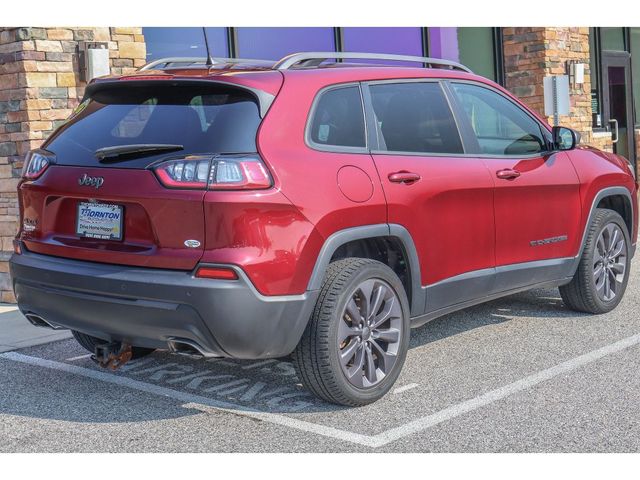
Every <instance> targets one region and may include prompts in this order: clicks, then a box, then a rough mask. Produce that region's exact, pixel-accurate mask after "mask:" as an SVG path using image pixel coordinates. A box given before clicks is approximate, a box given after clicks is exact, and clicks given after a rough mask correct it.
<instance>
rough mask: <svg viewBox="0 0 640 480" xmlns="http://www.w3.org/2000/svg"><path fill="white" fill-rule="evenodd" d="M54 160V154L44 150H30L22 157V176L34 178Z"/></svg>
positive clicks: (28, 178) (29, 178)
mask: <svg viewBox="0 0 640 480" xmlns="http://www.w3.org/2000/svg"><path fill="white" fill-rule="evenodd" d="M54 161H55V156H54V155H53V154H52V153H50V152H47V151H46V150H31V151H30V152H29V153H27V156H26V157H25V159H24V165H23V167H22V177H23V178H26V179H27V180H35V179H36V178H38V177H39V176H40V175H42V174H43V173H44V171H45V170H46V169H47V167H48V166H49V165H50V164H52V163H54Z"/></svg>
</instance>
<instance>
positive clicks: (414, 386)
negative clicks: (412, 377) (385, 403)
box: [391, 383, 419, 395]
mask: <svg viewBox="0 0 640 480" xmlns="http://www.w3.org/2000/svg"><path fill="white" fill-rule="evenodd" d="M418 385H419V384H418V383H408V384H406V385H405V386H403V387H398V388H396V389H395V390H394V391H393V392H391V393H393V394H394V395H397V394H399V393H402V392H406V391H407V390H411V389H413V388H416V387H417V386H418Z"/></svg>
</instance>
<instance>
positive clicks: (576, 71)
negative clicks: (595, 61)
mask: <svg viewBox="0 0 640 480" xmlns="http://www.w3.org/2000/svg"><path fill="white" fill-rule="evenodd" d="M584 71H585V64H584V63H579V62H576V61H571V60H570V61H568V62H567V74H568V75H569V83H570V84H571V86H572V87H574V88H575V87H577V86H578V85H583V84H584Z"/></svg>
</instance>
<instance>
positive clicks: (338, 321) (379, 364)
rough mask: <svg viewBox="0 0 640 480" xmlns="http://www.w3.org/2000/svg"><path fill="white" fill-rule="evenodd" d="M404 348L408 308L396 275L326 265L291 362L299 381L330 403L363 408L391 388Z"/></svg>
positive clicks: (357, 261) (378, 266) (376, 268)
mask: <svg viewBox="0 0 640 480" xmlns="http://www.w3.org/2000/svg"><path fill="white" fill-rule="evenodd" d="M408 344H409V305H408V301H407V296H406V293H405V291H404V287H403V286H402V283H401V282H400V279H399V278H398V277H397V275H396V274H395V273H394V272H393V270H391V269H390V268H389V267H387V266H386V265H384V264H382V263H380V262H377V261H375V260H369V259H362V258H347V259H344V260H339V261H336V262H333V263H331V264H330V265H329V267H328V269H327V273H326V276H325V279H324V282H323V285H322V288H321V291H320V297H319V298H318V302H317V304H316V307H315V309H314V312H313V315H312V317H311V319H310V321H309V324H308V325H307V328H306V330H305V332H304V335H303V337H302V339H301V340H300V343H299V345H298V347H297V348H296V350H295V352H294V354H293V359H294V364H295V365H296V370H297V372H298V376H299V377H300V379H301V380H302V383H303V384H304V385H305V386H306V387H307V388H308V389H309V390H311V391H312V392H313V393H314V394H316V395H317V396H319V397H320V398H323V399H324V400H327V401H329V402H332V403H337V404H340V405H348V406H359V405H366V404H368V403H371V402H374V401H376V400H378V399H379V398H381V397H383V396H384V395H385V394H386V393H387V392H388V391H389V389H390V388H391V387H392V386H393V384H394V383H395V381H396V379H397V378H398V375H399V374H400V370H401V369H402V365H403V364H404V360H405V357H406V354H407V348H408Z"/></svg>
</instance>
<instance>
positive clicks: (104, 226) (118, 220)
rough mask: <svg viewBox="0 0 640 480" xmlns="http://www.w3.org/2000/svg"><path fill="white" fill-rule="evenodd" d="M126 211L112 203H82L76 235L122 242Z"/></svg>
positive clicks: (80, 204) (78, 214)
mask: <svg viewBox="0 0 640 480" xmlns="http://www.w3.org/2000/svg"><path fill="white" fill-rule="evenodd" d="M123 220H124V209H123V207H122V206H121V205H113V204H110V203H96V202H80V203H78V212H77V216H76V235H78V236H79V237H81V238H93V239H99V240H122V225H123Z"/></svg>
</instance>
